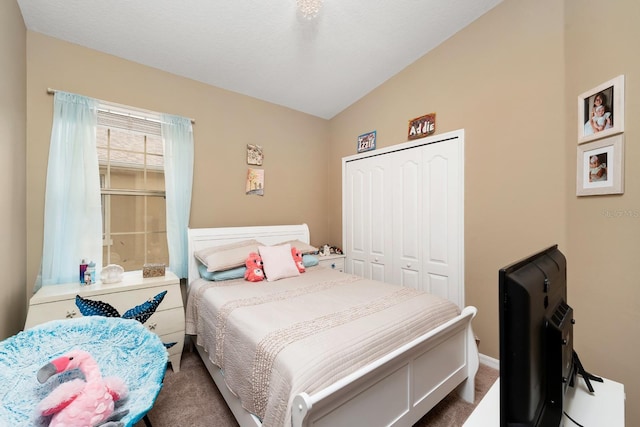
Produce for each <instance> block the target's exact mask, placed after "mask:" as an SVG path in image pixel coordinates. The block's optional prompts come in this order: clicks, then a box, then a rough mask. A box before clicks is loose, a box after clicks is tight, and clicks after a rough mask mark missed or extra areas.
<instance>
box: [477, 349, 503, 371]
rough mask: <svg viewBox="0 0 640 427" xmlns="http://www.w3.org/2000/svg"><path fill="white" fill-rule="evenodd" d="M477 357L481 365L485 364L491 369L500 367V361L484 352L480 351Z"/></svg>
mask: <svg viewBox="0 0 640 427" xmlns="http://www.w3.org/2000/svg"><path fill="white" fill-rule="evenodd" d="M478 357H479V359H480V363H482V364H483V365H487V366H488V367H490V368H493V369H498V370H499V369H500V361H499V360H498V359H494V358H493V357H489V356H487V355H486V354H482V353H480V355H479V356H478Z"/></svg>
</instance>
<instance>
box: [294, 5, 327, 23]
mask: <svg viewBox="0 0 640 427" xmlns="http://www.w3.org/2000/svg"><path fill="white" fill-rule="evenodd" d="M296 4H297V5H298V10H299V11H300V13H301V14H302V17H303V18H305V19H309V20H311V19H313V18H315V17H316V16H318V13H319V12H320V8H321V7H322V0H296Z"/></svg>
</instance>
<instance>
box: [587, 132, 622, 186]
mask: <svg viewBox="0 0 640 427" xmlns="http://www.w3.org/2000/svg"><path fill="white" fill-rule="evenodd" d="M577 166H578V167H577V174H576V178H577V187H576V195H578V196H594V195H599V194H623V193H624V138H623V135H614V136H610V137H608V138H603V139H599V140H597V141H593V142H589V143H586V144H582V145H578V165H577Z"/></svg>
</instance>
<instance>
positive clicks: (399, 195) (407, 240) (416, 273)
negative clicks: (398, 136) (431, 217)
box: [393, 148, 424, 289]
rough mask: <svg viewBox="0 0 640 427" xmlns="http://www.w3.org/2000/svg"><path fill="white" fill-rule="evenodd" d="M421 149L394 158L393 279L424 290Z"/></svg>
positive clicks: (408, 151)
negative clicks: (422, 284)
mask: <svg viewBox="0 0 640 427" xmlns="http://www.w3.org/2000/svg"><path fill="white" fill-rule="evenodd" d="M420 152H421V148H413V149H411V150H405V151H402V152H399V153H396V154H395V156H394V158H395V159H394V160H395V161H394V171H395V175H394V183H393V188H394V192H393V194H394V197H393V218H394V221H393V224H394V227H393V270H394V274H393V278H394V282H395V283H398V284H401V285H403V286H410V287H413V288H418V289H419V288H420V287H421V283H422V280H421V274H422V260H421V258H422V244H421V240H422V238H421V236H422V235H423V233H424V227H423V224H422V192H423V189H422V187H423V171H422V160H421V156H420Z"/></svg>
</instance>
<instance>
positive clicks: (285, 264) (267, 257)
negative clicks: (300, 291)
mask: <svg viewBox="0 0 640 427" xmlns="http://www.w3.org/2000/svg"><path fill="white" fill-rule="evenodd" d="M258 251H259V252H260V257H262V263H263V265H262V268H263V269H264V275H265V276H267V281H268V282H273V281H275V280H279V279H284V278H286V277H293V276H299V275H300V272H299V271H298V267H296V263H295V261H294V260H293V257H292V256H291V245H290V244H288V243H286V244H283V245H277V246H260V247H258Z"/></svg>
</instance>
